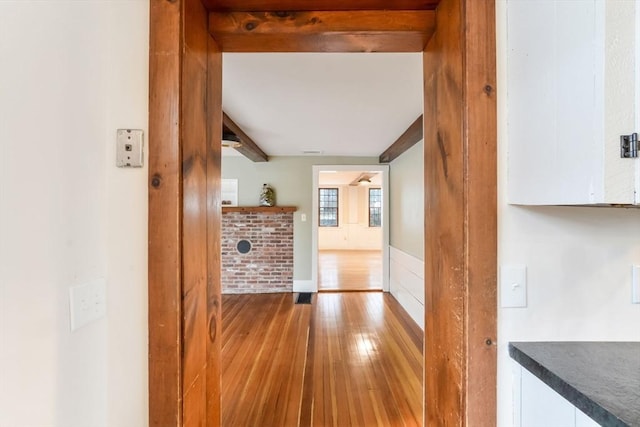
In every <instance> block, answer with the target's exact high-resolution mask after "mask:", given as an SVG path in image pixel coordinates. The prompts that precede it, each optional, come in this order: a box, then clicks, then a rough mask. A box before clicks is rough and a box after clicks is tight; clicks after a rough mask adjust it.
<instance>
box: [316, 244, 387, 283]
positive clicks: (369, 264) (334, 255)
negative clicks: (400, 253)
mask: <svg viewBox="0 0 640 427" xmlns="http://www.w3.org/2000/svg"><path fill="white" fill-rule="evenodd" d="M318 289H319V290H321V291H363V290H382V251H361V250H348V251H334V250H331V251H326V250H322V251H318Z"/></svg>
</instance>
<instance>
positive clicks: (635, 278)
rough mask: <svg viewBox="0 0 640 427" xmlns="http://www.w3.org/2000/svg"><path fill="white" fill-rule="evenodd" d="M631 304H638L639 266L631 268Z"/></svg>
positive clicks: (639, 297) (639, 289)
mask: <svg viewBox="0 0 640 427" xmlns="http://www.w3.org/2000/svg"><path fill="white" fill-rule="evenodd" d="M631 303H632V304H640V265H634V266H632V268H631Z"/></svg>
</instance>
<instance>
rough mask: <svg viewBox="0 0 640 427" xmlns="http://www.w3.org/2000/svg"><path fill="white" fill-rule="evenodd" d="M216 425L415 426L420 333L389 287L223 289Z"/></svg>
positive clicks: (418, 410)
mask: <svg viewBox="0 0 640 427" xmlns="http://www.w3.org/2000/svg"><path fill="white" fill-rule="evenodd" d="M222 322H223V323H222V425H223V426H228V427H244V426H252V427H253V426H260V427H280V426H283V427H290V426H317V427H323V426H334V427H348V426H367V427H368V426H384V427H393V426H419V425H421V420H422V330H420V328H419V327H418V326H417V325H416V324H415V323H414V322H413V321H412V320H411V319H410V318H409V316H408V315H407V314H406V313H405V312H404V310H403V309H402V308H401V307H400V306H399V304H398V303H397V302H396V301H395V299H393V297H392V296H390V295H389V294H384V293H382V292H375V293H373V292H349V293H321V294H316V295H314V297H313V301H312V304H294V301H293V296H292V294H253V295H223V304H222Z"/></svg>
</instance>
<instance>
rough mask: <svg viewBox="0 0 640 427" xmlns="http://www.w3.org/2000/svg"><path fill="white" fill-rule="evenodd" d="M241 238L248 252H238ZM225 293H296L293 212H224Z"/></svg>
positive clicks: (223, 271) (223, 290) (223, 287)
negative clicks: (294, 283)
mask: <svg viewBox="0 0 640 427" xmlns="http://www.w3.org/2000/svg"><path fill="white" fill-rule="evenodd" d="M240 240H248V241H249V242H251V251H250V252H249V253H247V254H241V253H239V252H238V250H237V249H236V245H237V244H238V242H239V241H240ZM222 292H223V293H228V294H231V293H233V294H240V293H267V292H293V213H291V212H289V213H259V212H224V213H223V214H222Z"/></svg>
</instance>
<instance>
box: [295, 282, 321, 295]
mask: <svg viewBox="0 0 640 427" xmlns="http://www.w3.org/2000/svg"><path fill="white" fill-rule="evenodd" d="M317 290H318V289H317V287H314V283H313V280H294V281H293V292H316V291H317Z"/></svg>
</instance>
